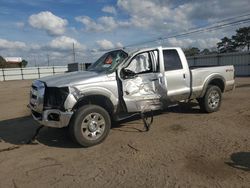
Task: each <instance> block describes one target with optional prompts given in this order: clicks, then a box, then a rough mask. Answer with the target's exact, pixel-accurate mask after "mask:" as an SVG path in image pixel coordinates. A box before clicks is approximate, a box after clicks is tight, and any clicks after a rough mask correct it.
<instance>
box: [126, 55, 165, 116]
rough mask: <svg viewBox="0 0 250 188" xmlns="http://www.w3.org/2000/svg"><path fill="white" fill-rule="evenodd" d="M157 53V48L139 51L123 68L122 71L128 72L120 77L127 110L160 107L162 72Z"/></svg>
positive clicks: (143, 110) (148, 109)
mask: <svg viewBox="0 0 250 188" xmlns="http://www.w3.org/2000/svg"><path fill="white" fill-rule="evenodd" d="M158 54H159V52H158V51H157V50H154V51H147V52H142V53H139V54H137V55H135V56H134V57H133V58H132V59H131V60H130V62H129V64H128V65H127V66H126V67H125V68H124V72H128V73H130V74H129V76H123V78H122V87H123V99H124V102H125V104H126V106H127V110H128V112H138V111H141V112H147V111H151V110H157V109H160V108H161V104H160V100H159V99H160V95H159V87H160V85H161V83H160V82H161V78H162V77H161V75H162V74H161V73H160V72H159V61H158V59H159V58H158V57H159V55H158ZM131 73H132V74H131ZM125 74H126V73H125Z"/></svg>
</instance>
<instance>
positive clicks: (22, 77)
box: [21, 67, 23, 80]
mask: <svg viewBox="0 0 250 188" xmlns="http://www.w3.org/2000/svg"><path fill="white" fill-rule="evenodd" d="M21 76H22V80H23V68H22V67H21Z"/></svg>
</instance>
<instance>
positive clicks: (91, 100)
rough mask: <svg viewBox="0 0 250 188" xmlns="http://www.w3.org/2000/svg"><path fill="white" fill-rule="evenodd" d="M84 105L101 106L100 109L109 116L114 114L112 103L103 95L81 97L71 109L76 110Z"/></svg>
mask: <svg viewBox="0 0 250 188" xmlns="http://www.w3.org/2000/svg"><path fill="white" fill-rule="evenodd" d="M86 104H95V105H98V106H101V107H102V108H104V109H105V110H107V112H108V113H109V114H110V115H112V114H113V112H114V106H113V104H112V102H111V101H110V99H109V98H108V97H105V96H103V95H90V96H86V97H83V98H81V99H79V101H78V102H77V103H76V104H75V106H74V108H73V109H78V108H80V107H82V106H83V105H86Z"/></svg>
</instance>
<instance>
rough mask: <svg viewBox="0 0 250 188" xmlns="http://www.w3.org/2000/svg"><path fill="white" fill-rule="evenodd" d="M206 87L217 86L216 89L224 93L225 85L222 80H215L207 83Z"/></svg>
mask: <svg viewBox="0 0 250 188" xmlns="http://www.w3.org/2000/svg"><path fill="white" fill-rule="evenodd" d="M208 85H215V86H218V87H219V88H220V90H221V92H224V89H225V83H224V81H223V80H222V79H220V78H215V79H213V80H211V81H210V82H209V84H208Z"/></svg>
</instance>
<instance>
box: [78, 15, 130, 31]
mask: <svg viewBox="0 0 250 188" xmlns="http://www.w3.org/2000/svg"><path fill="white" fill-rule="evenodd" d="M75 19H76V21H78V22H81V23H82V24H83V25H84V26H85V30H86V31H94V32H111V31H113V30H114V29H117V28H118V27H127V26H128V25H129V24H130V23H129V22H126V21H117V20H115V19H114V17H112V16H102V17H100V18H98V19H97V21H95V20H93V19H91V18H90V17H88V16H78V17H76V18H75Z"/></svg>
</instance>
